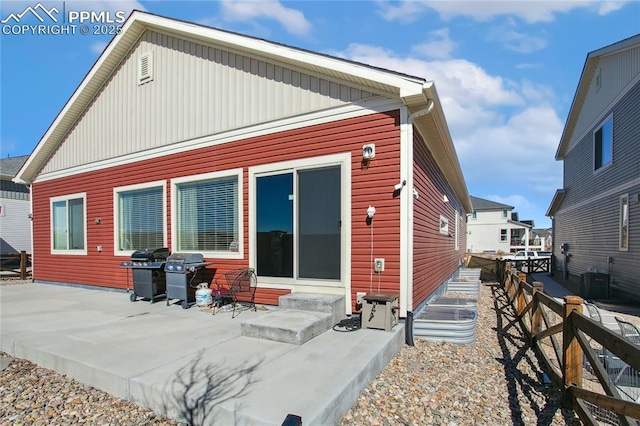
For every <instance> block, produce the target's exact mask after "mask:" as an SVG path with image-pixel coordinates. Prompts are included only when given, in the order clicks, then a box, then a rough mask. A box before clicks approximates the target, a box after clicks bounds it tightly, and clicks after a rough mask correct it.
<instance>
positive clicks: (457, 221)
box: [455, 210, 460, 251]
mask: <svg viewBox="0 0 640 426" xmlns="http://www.w3.org/2000/svg"><path fill="white" fill-rule="evenodd" d="M455 232H456V233H455V250H456V251H457V250H460V241H458V235H459V232H460V212H458V210H456V231H455Z"/></svg>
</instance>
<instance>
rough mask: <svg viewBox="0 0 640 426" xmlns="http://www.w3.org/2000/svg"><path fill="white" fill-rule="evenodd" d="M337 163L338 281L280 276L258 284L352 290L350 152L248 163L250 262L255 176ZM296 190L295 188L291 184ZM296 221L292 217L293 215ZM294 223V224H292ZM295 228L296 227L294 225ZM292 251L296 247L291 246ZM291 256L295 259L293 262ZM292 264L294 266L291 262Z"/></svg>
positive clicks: (253, 257)
mask: <svg viewBox="0 0 640 426" xmlns="http://www.w3.org/2000/svg"><path fill="white" fill-rule="evenodd" d="M329 166H340V172H341V176H340V179H341V185H342V188H341V190H342V196H341V198H342V199H341V204H342V217H343V219H342V234H341V236H340V239H341V247H340V250H341V252H342V259H341V265H340V281H337V280H311V279H297V278H295V277H294V278H283V277H258V287H262V286H263V285H261V284H265V285H264V287H268V288H276V289H283V290H292V291H307V292H318V293H328V294H341V295H342V294H350V291H351V153H346V154H333V155H326V156H321V157H312V158H304V159H300V160H292V161H283V162H278V163H271V164H264V165H260V166H255V167H249V175H248V176H249V177H248V179H249V266H250V267H252V268H255V267H256V261H257V260H256V253H255V248H256V245H257V241H256V237H255V233H256V178H257V177H260V176H268V175H274V174H278V173H281V172H287V171H291V172H293V171H295V170H304V169H314V168H318V167H329ZM294 190H295V188H294ZM294 222H295V218H294ZM294 226H296V225H295V224H294ZM294 229H295V228H294ZM294 251H295V249H294ZM295 260H296V259H295V258H294V263H295ZM294 268H295V266H294Z"/></svg>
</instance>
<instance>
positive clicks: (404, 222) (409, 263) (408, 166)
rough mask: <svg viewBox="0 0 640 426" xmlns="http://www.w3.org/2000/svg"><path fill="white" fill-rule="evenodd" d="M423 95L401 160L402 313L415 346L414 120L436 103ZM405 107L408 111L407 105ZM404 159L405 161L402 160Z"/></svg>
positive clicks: (410, 123)
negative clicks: (403, 186) (404, 185)
mask: <svg viewBox="0 0 640 426" xmlns="http://www.w3.org/2000/svg"><path fill="white" fill-rule="evenodd" d="M423 95H424V96H425V99H426V100H427V106H426V107H425V108H422V109H420V110H418V111H414V112H413V113H411V114H409V115H408V116H407V119H406V126H407V127H406V133H405V138H406V140H405V144H404V147H405V151H406V154H405V155H402V156H401V157H402V158H401V160H400V164H401V165H404V167H401V172H403V174H405V176H406V182H407V189H410V191H407V190H404V191H402V193H401V197H403V198H402V201H401V205H404V206H405V208H406V214H405V215H401V216H400V228H401V232H400V235H401V236H402V235H405V236H406V237H405V241H404V243H405V244H406V245H405V247H404V249H405V250H402V248H401V250H400V251H401V252H402V251H404V252H405V253H406V256H403V259H401V263H404V264H403V265H402V267H401V268H400V282H401V283H405V285H402V286H401V287H400V297H401V300H404V301H405V303H404V306H402V307H401V309H400V315H401V316H404V317H405V318H406V319H405V343H406V344H407V345H409V346H413V311H412V309H413V308H412V306H413V197H414V192H413V191H414V190H413V122H414V121H415V119H416V118H418V117H420V116H423V115H427V114H429V113H431V111H432V110H433V107H434V105H435V102H434V100H433V99H429V98H427V96H426V94H425V93H424V92H423ZM404 109H405V111H406V107H405V108H404ZM403 159H404V161H402V160H403ZM403 293H404V294H403Z"/></svg>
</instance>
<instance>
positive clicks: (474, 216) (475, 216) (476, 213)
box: [471, 210, 478, 219]
mask: <svg viewBox="0 0 640 426" xmlns="http://www.w3.org/2000/svg"><path fill="white" fill-rule="evenodd" d="M477 218H478V212H477V211H475V210H474V211H473V212H471V219H477Z"/></svg>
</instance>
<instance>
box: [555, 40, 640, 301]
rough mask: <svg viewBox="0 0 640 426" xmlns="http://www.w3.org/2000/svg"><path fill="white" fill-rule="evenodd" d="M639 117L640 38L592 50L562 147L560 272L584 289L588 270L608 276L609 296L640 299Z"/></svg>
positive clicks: (559, 156)
mask: <svg viewBox="0 0 640 426" xmlns="http://www.w3.org/2000/svg"><path fill="white" fill-rule="evenodd" d="M638 117H640V35H636V36H634V37H631V38H629V39H626V40H622V41H620V42H617V43H615V44H612V45H610V46H607V47H604V48H602V49H598V50H595V51H593V52H591V53H589V54H588V55H587V59H586V62H585V65H584V68H583V70H582V75H581V77H580V81H579V83H578V88H577V90H576V93H575V96H574V99H573V103H572V105H571V109H570V111H569V116H568V118H567V122H566V124H565V128H564V132H563V134H562V138H561V140H560V144H559V146H558V150H557V152H556V160H561V161H563V168H564V184H563V188H562V189H559V190H558V191H557V192H556V194H555V196H554V198H553V200H552V202H551V205H550V206H549V210H548V211H547V216H549V217H551V218H552V219H553V232H554V237H553V254H554V274H555V275H556V276H558V277H562V278H564V279H565V280H566V282H567V284H569V287H570V288H571V289H573V290H577V291H578V292H579V293H583V291H582V290H584V288H583V287H582V286H581V285H580V283H581V282H582V280H583V279H584V278H585V277H584V276H583V275H584V274H585V273H587V274H588V273H603V274H608V276H609V298H629V297H631V298H634V299H635V300H640V280H639V279H638V276H639V275H640V274H639V273H640V226H639V224H640V203H639V199H638V194H639V193H640V166H639V165H640V120H639V119H638ZM587 276H588V275H587ZM583 296H586V295H585V294H583Z"/></svg>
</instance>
